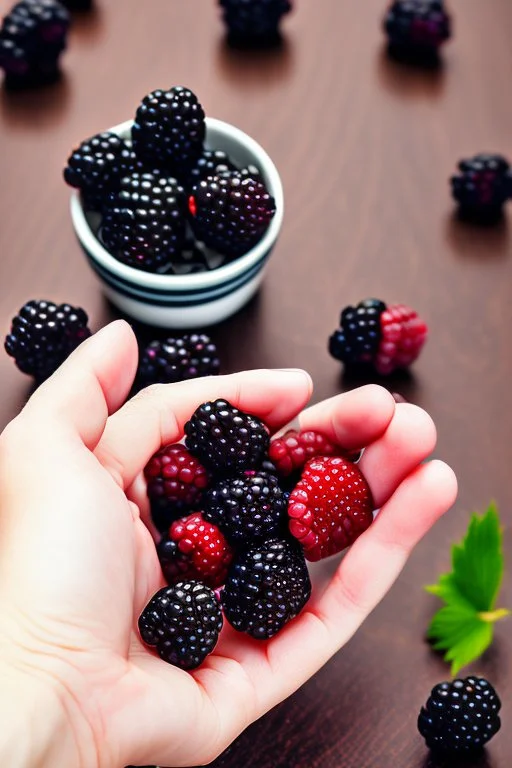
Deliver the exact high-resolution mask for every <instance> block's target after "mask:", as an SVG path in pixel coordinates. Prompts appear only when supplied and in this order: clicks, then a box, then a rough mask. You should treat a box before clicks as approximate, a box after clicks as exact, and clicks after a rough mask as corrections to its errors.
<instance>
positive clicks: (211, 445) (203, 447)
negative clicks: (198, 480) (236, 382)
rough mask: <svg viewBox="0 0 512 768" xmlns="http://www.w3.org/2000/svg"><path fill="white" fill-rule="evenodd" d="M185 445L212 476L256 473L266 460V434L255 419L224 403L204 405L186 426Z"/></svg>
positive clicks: (259, 422)
mask: <svg viewBox="0 0 512 768" xmlns="http://www.w3.org/2000/svg"><path fill="white" fill-rule="evenodd" d="M185 435H186V439H185V444H186V446H187V448H188V450H189V451H190V453H191V454H192V455H193V456H197V458H198V459H199V460H200V461H201V463H202V464H203V465H204V466H205V467H206V468H207V469H209V470H210V471H211V472H213V473H215V472H217V473H219V474H223V473H224V474H226V475H227V474H234V473H237V472H243V471H244V470H246V469H256V468H257V467H259V465H260V464H261V462H262V461H263V459H264V457H265V456H266V453H267V450H268V446H269V435H268V431H267V429H266V427H265V425H264V424H263V422H262V421H260V420H259V419H257V418H256V417H255V416H251V415H250V414H248V413H244V412H243V411H240V410H238V408H235V407H234V406H233V405H231V404H230V403H228V402H227V401H226V400H222V399H219V400H215V401H213V402H208V403H203V405H200V406H199V408H197V409H196V410H195V411H194V413H193V414H192V416H191V418H190V420H189V421H187V423H186V424H185Z"/></svg>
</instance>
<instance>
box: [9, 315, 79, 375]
mask: <svg viewBox="0 0 512 768" xmlns="http://www.w3.org/2000/svg"><path fill="white" fill-rule="evenodd" d="M87 322H88V318H87V315H86V313H85V312H84V310H83V309H81V308H80V307H72V306H71V305H70V304H54V303H53V302H52V301H36V300H33V301H28V302H27V303H26V304H25V305H24V306H23V307H22V308H21V309H20V311H19V312H18V314H17V315H16V316H15V317H14V318H13V320H12V326H11V332H10V333H9V334H8V335H7V337H6V339H5V350H6V352H7V354H8V355H10V356H11V357H13V358H14V360H15V362H16V365H17V366H18V368H19V369H20V371H22V372H23V373H26V374H28V375H29V376H33V377H34V378H35V380H36V381H37V382H38V383H39V382H41V381H44V380H45V379H47V378H48V376H51V374H52V373H54V372H55V371H56V370H57V368H58V367H59V365H60V364H61V363H63V362H64V360H65V359H66V358H67V357H68V356H69V355H70V354H71V352H72V351H73V350H74V349H76V347H78V345H79V344H81V343H82V341H84V339H87V338H88V337H89V336H90V335H91V331H90V329H89V327H88V326H87Z"/></svg>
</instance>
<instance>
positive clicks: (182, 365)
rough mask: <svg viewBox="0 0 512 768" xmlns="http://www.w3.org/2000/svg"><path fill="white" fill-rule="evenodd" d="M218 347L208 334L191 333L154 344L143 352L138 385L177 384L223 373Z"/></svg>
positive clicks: (156, 341)
mask: <svg viewBox="0 0 512 768" xmlns="http://www.w3.org/2000/svg"><path fill="white" fill-rule="evenodd" d="M219 370H220V361H219V357H218V352H217V347H216V346H215V344H214V342H213V341H212V340H211V339H210V337H209V336H207V335H206V334H204V333H191V334H185V335H184V336H177V337H169V338H167V339H164V340H163V341H159V340H155V341H152V342H150V343H149V344H148V345H147V346H146V347H145V348H144V349H143V351H142V353H141V355H140V360H139V366H138V371H137V384H138V386H139V387H145V386H148V385H149V384H173V383H175V382H177V381H185V380H186V379H195V378H198V377H201V376H215V375H216V374H218V373H219Z"/></svg>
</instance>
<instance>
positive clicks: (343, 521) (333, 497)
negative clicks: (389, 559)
mask: <svg viewBox="0 0 512 768" xmlns="http://www.w3.org/2000/svg"><path fill="white" fill-rule="evenodd" d="M288 515H289V518H290V520H289V528H290V532H291V534H292V535H293V536H295V538H297V539H298V540H299V542H300V543H301V544H302V547H303V549H304V554H305V556H306V558H307V559H308V560H321V559H322V558H323V557H329V555H334V554H335V553H336V552H341V550H342V549H345V548H346V547H348V546H350V544H352V543H353V542H354V541H355V540H356V539H357V537H358V536H359V535H360V534H361V533H363V532H364V531H365V530H366V529H367V528H368V526H369V525H370V524H371V522H372V520H373V499H372V495H371V491H370V488H369V486H368V483H367V482H366V480H365V478H364V476H363V475H362V473H361V471H360V469H359V468H358V467H357V466H356V465H355V464H353V463H352V462H350V461H348V460H347V459H345V458H343V457H341V456H335V457H325V456H321V457H319V458H314V459H310V460H309V461H308V462H307V464H306V466H305V467H304V470H303V472H302V477H301V479H300V480H299V482H298V483H297V485H296V486H295V488H294V489H293V491H292V492H291V494H290V498H289V501H288Z"/></svg>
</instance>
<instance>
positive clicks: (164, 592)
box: [139, 581, 222, 669]
mask: <svg viewBox="0 0 512 768" xmlns="http://www.w3.org/2000/svg"><path fill="white" fill-rule="evenodd" d="M221 629H222V612H221V609H220V605H219V602H218V600H217V598H216V597H215V593H214V592H213V590H212V589H210V588H209V587H206V586H205V585H204V584H201V583H200V582H198V581H180V582H179V583H178V584H175V585H174V586H171V587H164V588H163V589H161V590H159V591H158V592H157V593H156V595H154V596H153V597H152V598H151V600H150V601H149V603H148V604H147V606H146V607H145V608H144V610H143V611H142V613H141V615H140V617H139V632H140V636H141V637H142V639H143V641H144V642H145V643H146V644H147V645H153V646H156V650H157V652H158V655H159V656H160V658H161V659H163V660H164V661H167V662H168V663H169V664H174V665H175V666H176V667H181V669H194V668H195V667H198V666H199V665H200V664H201V663H202V662H203V661H204V660H205V658H206V657H207V656H208V654H210V653H211V652H212V651H213V649H214V648H215V646H216V644H217V640H218V638H219V632H220V630H221Z"/></svg>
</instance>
